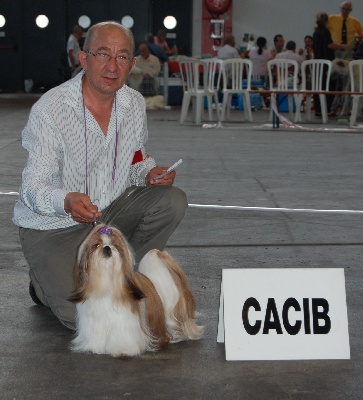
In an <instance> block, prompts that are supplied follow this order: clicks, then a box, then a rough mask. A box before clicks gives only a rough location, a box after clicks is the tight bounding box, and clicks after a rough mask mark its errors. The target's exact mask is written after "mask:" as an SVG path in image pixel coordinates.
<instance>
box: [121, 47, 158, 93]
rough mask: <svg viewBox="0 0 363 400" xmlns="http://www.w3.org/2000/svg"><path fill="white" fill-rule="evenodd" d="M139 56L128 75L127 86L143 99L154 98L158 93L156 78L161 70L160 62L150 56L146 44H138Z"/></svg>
mask: <svg viewBox="0 0 363 400" xmlns="http://www.w3.org/2000/svg"><path fill="white" fill-rule="evenodd" d="M139 54H140V55H138V56H137V57H136V62H135V67H134V68H133V69H132V71H131V73H130V76H129V84H130V86H131V87H132V88H133V89H135V90H137V91H139V92H140V93H141V94H142V95H143V96H145V97H151V96H156V95H157V93H158V80H157V79H156V77H157V75H158V74H159V72H160V70H161V66H160V61H159V59H158V58H157V57H156V56H153V55H152V54H150V50H149V47H148V44H147V43H142V44H140V46H139Z"/></svg>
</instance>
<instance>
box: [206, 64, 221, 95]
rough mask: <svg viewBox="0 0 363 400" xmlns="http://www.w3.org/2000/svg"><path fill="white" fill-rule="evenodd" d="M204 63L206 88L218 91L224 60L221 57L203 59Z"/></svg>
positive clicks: (210, 90)
mask: <svg viewBox="0 0 363 400" xmlns="http://www.w3.org/2000/svg"><path fill="white" fill-rule="evenodd" d="M203 64H204V70H203V85H204V90H205V91H209V92H215V91H218V89H219V88H220V83H221V78H222V73H223V60H220V59H219V58H208V59H205V60H203Z"/></svg>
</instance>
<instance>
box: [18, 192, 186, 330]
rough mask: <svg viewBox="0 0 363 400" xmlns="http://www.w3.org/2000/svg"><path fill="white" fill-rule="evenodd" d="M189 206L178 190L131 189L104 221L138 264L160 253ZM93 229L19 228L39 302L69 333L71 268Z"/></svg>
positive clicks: (106, 212)
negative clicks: (125, 243) (123, 240)
mask: <svg viewBox="0 0 363 400" xmlns="http://www.w3.org/2000/svg"><path fill="white" fill-rule="evenodd" d="M187 206H188V203H187V198H186V195H185V193H184V192H183V191H182V190H180V189H178V188H176V187H174V186H152V187H136V186H133V187H130V188H128V189H127V190H126V192H125V193H124V194H122V195H121V196H120V197H119V198H117V199H116V200H115V201H114V202H113V203H111V204H110V205H109V206H108V207H107V208H105V209H104V210H102V212H103V215H102V219H101V221H100V222H102V223H105V224H107V225H112V226H115V227H116V228H118V229H119V230H120V231H121V232H122V233H123V234H124V235H125V237H126V238H127V239H128V242H129V243H130V245H131V246H132V248H133V249H134V252H135V258H136V262H138V261H140V259H141V258H142V257H143V255H144V254H146V253H147V252H148V251H149V250H151V249H154V248H155V249H160V250H162V249H163V248H164V247H165V245H166V242H167V240H168V239H169V237H170V236H171V234H172V233H173V232H174V230H175V228H176V227H177V226H178V224H179V223H180V221H181V220H182V219H183V217H184V214H185V210H186V208H187ZM92 228H93V226H92V224H78V225H76V226H72V227H69V228H63V229H52V230H46V231H41V230H35V229H28V228H20V230H19V235H20V242H21V245H22V249H23V252H24V256H25V258H26V260H27V262H28V265H29V268H30V273H29V274H30V279H31V281H32V283H33V286H34V289H35V292H36V294H37V296H38V298H39V300H40V301H41V302H42V303H43V304H44V305H45V306H47V307H50V308H51V310H52V312H53V313H54V314H55V315H56V317H57V318H58V319H59V320H60V321H61V322H62V324H64V325H65V326H66V327H68V328H70V329H74V328H75V305H74V304H73V303H71V302H70V301H68V297H69V296H70V294H71V292H72V290H73V267H74V265H75V262H76V257H77V251H78V247H79V246H80V244H81V243H82V242H83V240H84V239H85V238H86V236H87V235H88V233H89V232H90V231H91V229H92Z"/></svg>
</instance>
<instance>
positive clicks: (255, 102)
mask: <svg viewBox="0 0 363 400" xmlns="http://www.w3.org/2000/svg"><path fill="white" fill-rule="evenodd" d="M250 102H251V107H254V108H255V110H261V109H262V96H261V95H260V94H258V93H251V94H250ZM237 108H238V109H239V110H243V98H242V95H241V94H238V95H237Z"/></svg>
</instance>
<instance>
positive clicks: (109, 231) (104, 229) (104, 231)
mask: <svg viewBox="0 0 363 400" xmlns="http://www.w3.org/2000/svg"><path fill="white" fill-rule="evenodd" d="M98 233H99V234H100V235H103V234H106V235H112V229H111V228H107V226H103V227H102V228H100V229H99V230H98Z"/></svg>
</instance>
